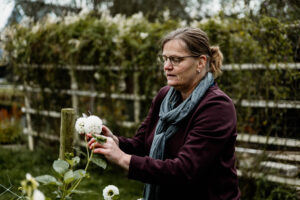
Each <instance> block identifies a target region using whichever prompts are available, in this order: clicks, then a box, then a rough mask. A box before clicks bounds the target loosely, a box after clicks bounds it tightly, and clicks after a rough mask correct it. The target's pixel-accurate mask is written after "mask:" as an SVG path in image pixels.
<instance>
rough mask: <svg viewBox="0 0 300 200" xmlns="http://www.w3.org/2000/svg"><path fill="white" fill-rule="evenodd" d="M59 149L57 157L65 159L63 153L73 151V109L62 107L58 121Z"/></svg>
mask: <svg viewBox="0 0 300 200" xmlns="http://www.w3.org/2000/svg"><path fill="white" fill-rule="evenodd" d="M60 123H61V124H60V150H59V158H60V159H61V160H64V159H65V153H72V152H73V137H74V132H75V110H74V109H73V108H63V109H62V110H61V122H60Z"/></svg>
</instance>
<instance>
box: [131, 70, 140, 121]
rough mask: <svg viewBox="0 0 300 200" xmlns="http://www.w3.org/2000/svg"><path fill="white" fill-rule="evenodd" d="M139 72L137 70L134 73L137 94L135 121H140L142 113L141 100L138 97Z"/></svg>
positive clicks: (134, 86) (134, 90) (134, 88)
mask: <svg viewBox="0 0 300 200" xmlns="http://www.w3.org/2000/svg"><path fill="white" fill-rule="evenodd" d="M139 90H140V87H139V72H137V71H135V72H134V74H133V94H134V96H135V99H134V122H135V123H139V122H140V113H141V102H140V99H138V96H139Z"/></svg>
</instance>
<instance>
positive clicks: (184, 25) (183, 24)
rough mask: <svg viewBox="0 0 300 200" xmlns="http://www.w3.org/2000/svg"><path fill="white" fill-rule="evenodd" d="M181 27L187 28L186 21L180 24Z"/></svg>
mask: <svg viewBox="0 0 300 200" xmlns="http://www.w3.org/2000/svg"><path fill="white" fill-rule="evenodd" d="M179 23H180V26H181V27H186V26H187V24H188V23H187V21H186V20H182V21H180V22H179Z"/></svg>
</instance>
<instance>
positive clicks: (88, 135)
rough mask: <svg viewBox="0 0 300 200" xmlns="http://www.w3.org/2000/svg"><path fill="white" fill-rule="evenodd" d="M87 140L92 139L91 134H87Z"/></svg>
mask: <svg viewBox="0 0 300 200" xmlns="http://www.w3.org/2000/svg"><path fill="white" fill-rule="evenodd" d="M85 137H86V140H87V141H89V140H90V139H91V138H92V135H91V134H90V133H87V134H85Z"/></svg>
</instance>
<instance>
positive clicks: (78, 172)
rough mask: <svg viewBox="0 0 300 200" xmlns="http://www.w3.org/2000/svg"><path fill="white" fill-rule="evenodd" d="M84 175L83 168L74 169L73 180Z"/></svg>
mask: <svg viewBox="0 0 300 200" xmlns="http://www.w3.org/2000/svg"><path fill="white" fill-rule="evenodd" d="M85 175H86V171H84V170H83V169H78V170H76V171H74V178H75V180H78V179H80V178H83V177H85Z"/></svg>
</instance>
